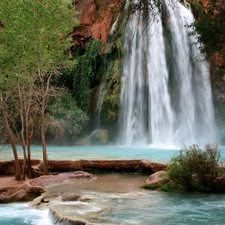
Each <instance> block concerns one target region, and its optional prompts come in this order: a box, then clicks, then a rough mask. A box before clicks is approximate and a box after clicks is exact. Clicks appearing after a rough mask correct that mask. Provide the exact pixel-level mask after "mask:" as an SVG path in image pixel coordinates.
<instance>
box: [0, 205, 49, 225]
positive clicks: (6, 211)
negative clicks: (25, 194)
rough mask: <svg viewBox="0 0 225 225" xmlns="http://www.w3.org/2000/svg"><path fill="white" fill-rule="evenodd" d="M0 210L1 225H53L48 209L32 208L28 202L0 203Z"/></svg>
mask: <svg viewBox="0 0 225 225" xmlns="http://www.w3.org/2000/svg"><path fill="white" fill-rule="evenodd" d="M0 212H1V213H0V224H2V225H6V224H7V225H53V223H52V220H51V219H50V217H49V215H48V212H49V210H47V209H46V210H44V211H39V210H36V209H33V208H31V207H30V206H29V203H14V204H0Z"/></svg>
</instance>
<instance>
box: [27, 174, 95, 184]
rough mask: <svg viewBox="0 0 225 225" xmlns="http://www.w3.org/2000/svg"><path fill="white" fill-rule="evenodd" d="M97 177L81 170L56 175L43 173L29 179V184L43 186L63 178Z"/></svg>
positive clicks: (58, 181) (56, 182)
mask: <svg viewBox="0 0 225 225" xmlns="http://www.w3.org/2000/svg"><path fill="white" fill-rule="evenodd" d="M81 178H83V179H97V177H96V176H94V175H92V174H90V173H87V172H83V171H76V172H70V173H60V174H58V175H45V176H41V177H37V178H34V179H32V180H30V181H29V183H30V184H31V186H41V187H45V186H48V185H54V184H58V183H62V182H63V181H65V180H72V179H75V180H76V179H81Z"/></svg>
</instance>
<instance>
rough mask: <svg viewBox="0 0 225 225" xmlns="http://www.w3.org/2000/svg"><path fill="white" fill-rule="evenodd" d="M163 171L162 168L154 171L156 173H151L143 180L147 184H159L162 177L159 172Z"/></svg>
mask: <svg viewBox="0 0 225 225" xmlns="http://www.w3.org/2000/svg"><path fill="white" fill-rule="evenodd" d="M164 172H165V171H164V170H162V171H159V172H156V173H153V174H152V175H150V176H149V177H148V179H147V180H146V181H145V182H146V183H147V184H160V183H161V181H162V177H160V176H161V174H162V173H164Z"/></svg>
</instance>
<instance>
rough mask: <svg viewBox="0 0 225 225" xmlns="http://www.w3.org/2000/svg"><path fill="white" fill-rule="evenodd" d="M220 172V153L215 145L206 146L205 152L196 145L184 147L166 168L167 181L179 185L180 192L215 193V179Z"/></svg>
mask: <svg viewBox="0 0 225 225" xmlns="http://www.w3.org/2000/svg"><path fill="white" fill-rule="evenodd" d="M220 172H221V169H220V152H219V151H218V147H217V145H216V144H213V145H210V144H208V145H206V146H205V150H202V149H201V148H200V147H199V146H197V145H192V146H189V147H184V148H183V149H182V150H181V151H180V154H179V155H178V156H175V157H173V158H172V159H171V161H170V163H169V165H168V167H167V176H168V181H171V180H172V181H173V182H174V183H175V184H177V185H180V187H181V189H182V190H192V191H203V192H209V191H217V190H218V186H217V183H216V178H217V177H218V176H219V175H220ZM220 191H222V190H220ZM223 191H224V188H223Z"/></svg>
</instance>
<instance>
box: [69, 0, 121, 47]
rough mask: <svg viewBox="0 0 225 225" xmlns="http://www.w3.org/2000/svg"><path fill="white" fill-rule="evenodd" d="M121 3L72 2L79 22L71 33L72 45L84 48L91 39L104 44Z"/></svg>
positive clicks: (102, 0) (100, 0) (118, 0)
mask: <svg viewBox="0 0 225 225" xmlns="http://www.w3.org/2000/svg"><path fill="white" fill-rule="evenodd" d="M121 2H122V0H73V4H74V5H75V9H76V10H77V11H78V12H79V14H78V16H77V18H78V20H79V21H80V24H79V25H78V26H77V27H75V28H74V31H73V38H74V43H73V44H74V45H75V46H77V45H81V46H82V47H85V45H86V43H87V42H88V40H89V39H90V38H91V37H93V38H95V39H97V40H101V41H102V43H103V44H105V43H106V41H107V37H108V32H109V29H110V26H111V24H112V22H113V19H114V15H115V13H116V12H117V10H118V9H119V6H120V4H121Z"/></svg>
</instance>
